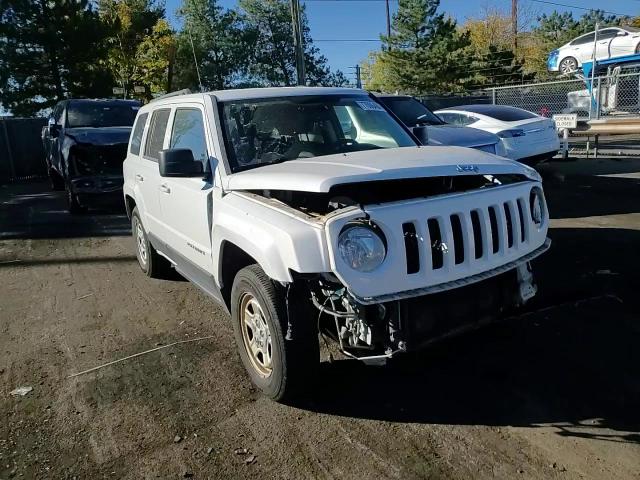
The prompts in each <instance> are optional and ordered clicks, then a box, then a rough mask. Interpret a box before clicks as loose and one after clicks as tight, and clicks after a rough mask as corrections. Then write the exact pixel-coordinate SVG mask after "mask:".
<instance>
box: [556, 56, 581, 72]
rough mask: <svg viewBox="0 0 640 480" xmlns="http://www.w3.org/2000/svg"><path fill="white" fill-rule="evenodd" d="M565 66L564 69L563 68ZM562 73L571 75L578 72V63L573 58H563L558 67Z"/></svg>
mask: <svg viewBox="0 0 640 480" xmlns="http://www.w3.org/2000/svg"><path fill="white" fill-rule="evenodd" d="M563 65H564V67H563ZM558 70H559V71H560V73H571V72H575V71H577V70H578V61H577V60H576V59H575V58H573V57H566V58H563V59H562V61H561V62H560V64H559V65H558Z"/></svg>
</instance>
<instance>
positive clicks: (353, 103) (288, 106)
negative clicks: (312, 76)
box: [221, 95, 416, 172]
mask: <svg viewBox="0 0 640 480" xmlns="http://www.w3.org/2000/svg"><path fill="white" fill-rule="evenodd" d="M221 116H222V122H223V127H224V128H223V131H224V140H225V145H226V148H227V153H228V156H229V163H230V166H231V170H232V171H234V172H236V171H239V170H245V169H248V168H255V167H260V166H263V165H266V164H271V163H279V162H285V161H288V160H294V159H296V158H310V157H319V156H322V155H331V154H336V153H348V152H356V151H361V150H373V149H378V148H394V147H408V146H415V145H416V144H415V142H414V141H413V139H412V138H411V136H410V135H409V134H408V133H407V132H406V131H405V130H404V129H403V128H402V126H401V125H400V124H399V123H398V122H397V121H396V120H394V119H393V117H391V116H390V115H389V114H388V113H387V112H386V110H385V109H384V108H383V107H382V106H381V105H379V104H378V103H376V102H375V101H374V100H372V99H371V98H369V97H367V96H364V95H353V96H345V95H322V96H290V97H277V98H265V99H257V100H253V99H252V100H237V101H229V102H224V103H222V115H221Z"/></svg>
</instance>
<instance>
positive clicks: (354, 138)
mask: <svg viewBox="0 0 640 480" xmlns="http://www.w3.org/2000/svg"><path fill="white" fill-rule="evenodd" d="M347 120H348V121H347ZM124 199H125V204H126V208H127V213H128V215H129V216H130V218H131V225H132V232H133V238H134V240H135V250H136V254H137V258H138V262H139V264H140V268H141V269H142V271H143V272H144V273H145V274H146V275H148V276H152V277H153V276H162V275H163V272H164V271H165V270H166V269H167V268H169V267H172V268H175V269H176V270H177V271H178V272H180V273H181V274H182V275H183V276H185V277H186V278H188V279H189V280H191V281H192V282H193V283H194V284H195V285H196V286H198V287H199V288H201V289H202V290H203V291H204V292H205V293H207V294H208V295H210V296H211V297H212V298H213V299H215V300H216V301H218V302H219V303H220V304H221V305H222V306H223V307H224V308H226V309H227V310H228V311H229V312H230V314H231V323H232V324H233V329H234V333H235V339H236V343H237V346H238V349H239V353H240V358H241V360H242V362H243V364H244V366H245V368H246V370H247V372H248V374H249V376H250V378H251V380H252V381H253V382H254V383H255V385H256V386H257V387H258V388H259V389H260V390H261V391H262V392H263V393H264V394H265V395H267V396H269V397H271V398H273V399H276V400H283V399H285V398H290V397H291V396H292V395H294V394H296V393H299V392H300V389H302V388H304V387H305V386H307V385H309V384H310V383H311V382H312V381H313V380H314V378H316V377H315V374H314V370H315V369H316V368H317V367H318V365H319V363H320V350H319V338H320V337H319V334H320V335H321V336H322V337H324V339H325V341H328V340H333V341H335V342H337V344H338V345H339V348H340V350H341V351H342V352H343V353H344V355H346V356H348V357H351V358H356V359H359V360H362V361H365V362H380V361H384V360H385V359H387V358H389V357H391V356H392V355H394V354H396V353H400V352H404V351H409V350H415V349H417V348H420V347H421V346H424V345H426V344H429V343H431V342H433V341H434V340H435V339H438V338H442V337H444V336H448V335H451V334H453V333H457V332H461V331H464V330H465V329H466V330H469V329H473V328H478V327H480V326H481V325H483V324H485V323H486V321H487V320H488V319H491V318H496V317H498V316H499V315H501V314H505V313H508V312H509V311H510V310H512V309H513V308H515V307H518V306H520V305H522V304H524V303H525V302H526V301H527V300H528V299H530V298H531V297H533V296H534V295H535V293H536V286H535V284H534V282H533V277H532V272H531V266H530V263H529V262H530V260H531V259H533V258H535V257H537V256H538V255H540V254H541V253H543V252H544V251H545V250H547V248H548V247H549V243H550V242H549V240H548V239H547V229H548V226H549V213H548V211H547V206H546V202H545V199H544V194H543V191H542V183H541V178H540V176H539V175H538V173H537V172H536V171H535V170H533V169H532V168H529V167H527V166H525V165H522V164H520V163H518V162H514V161H511V160H507V159H504V158H501V157H498V156H496V155H492V154H490V153H486V152H482V151H478V150H472V149H469V148H463V147H438V146H427V147H423V146H420V145H418V143H417V138H416V137H414V136H413V135H412V133H411V131H410V130H409V129H407V128H406V127H405V126H404V125H403V124H401V123H400V122H399V121H397V120H396V119H395V118H394V117H393V116H392V115H391V114H389V113H388V112H387V110H385V108H383V107H382V105H380V104H379V103H378V102H377V100H376V99H375V98H373V97H371V96H370V95H369V94H368V93H367V92H364V91H362V90H354V89H347V88H310V87H293V88H265V89H247V90H225V91H217V92H210V93H199V94H190V95H174V96H165V97H164V98H159V99H156V100H154V101H152V102H150V103H149V104H147V105H145V106H143V107H142V108H140V111H139V112H138V115H137V118H136V121H135V124H134V128H133V132H132V134H131V139H130V141H129V146H128V153H127V158H126V160H125V162H124ZM131 294H132V295H136V292H135V291H132V292H131ZM212 314H213V313H212V311H211V312H210V311H203V312H202V315H203V316H205V317H206V316H207V315H212ZM139 315H140V316H142V317H143V316H144V312H140V313H139ZM218 380H219V379H218ZM212 381H215V379H212Z"/></svg>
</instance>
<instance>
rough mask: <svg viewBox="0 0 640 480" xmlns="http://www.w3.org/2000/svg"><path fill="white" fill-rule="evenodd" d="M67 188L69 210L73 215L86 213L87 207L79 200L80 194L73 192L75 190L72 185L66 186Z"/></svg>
mask: <svg viewBox="0 0 640 480" xmlns="http://www.w3.org/2000/svg"><path fill="white" fill-rule="evenodd" d="M66 190H67V209H68V210H69V213H71V214H72V215H80V214H82V213H86V212H87V207H85V206H84V205H81V204H80V202H79V201H78V196H77V195H76V194H75V193H73V190H71V187H70V186H69V185H67V186H66Z"/></svg>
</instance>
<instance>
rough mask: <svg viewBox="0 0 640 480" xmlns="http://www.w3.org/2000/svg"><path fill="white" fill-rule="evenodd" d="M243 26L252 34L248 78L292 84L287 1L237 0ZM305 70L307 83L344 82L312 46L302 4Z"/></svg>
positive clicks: (270, 84)
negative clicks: (238, 0) (244, 23)
mask: <svg viewBox="0 0 640 480" xmlns="http://www.w3.org/2000/svg"><path fill="white" fill-rule="evenodd" d="M240 8H241V11H242V13H243V15H244V17H245V21H246V23H247V28H248V29H249V31H250V32H251V35H252V36H253V39H254V40H253V41H254V43H253V45H252V52H253V54H252V55H251V58H250V67H249V72H248V73H249V75H250V80H252V81H253V82H255V83H257V84H260V85H265V86H278V85H283V86H290V85H295V84H296V68H295V51H294V43H293V27H292V25H291V10H290V6H289V2H288V1H287V0H240ZM301 16H302V34H303V43H304V59H305V70H306V77H307V84H308V85H344V84H346V83H347V80H346V78H345V76H344V74H342V72H340V71H338V72H335V73H332V72H331V70H330V69H329V66H328V65H327V59H326V57H324V56H323V55H321V54H320V51H319V50H318V48H317V47H315V46H314V45H313V40H312V39H311V34H310V31H309V23H308V21H307V17H306V14H305V10H304V7H303V8H302V11H301Z"/></svg>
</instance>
